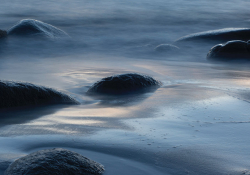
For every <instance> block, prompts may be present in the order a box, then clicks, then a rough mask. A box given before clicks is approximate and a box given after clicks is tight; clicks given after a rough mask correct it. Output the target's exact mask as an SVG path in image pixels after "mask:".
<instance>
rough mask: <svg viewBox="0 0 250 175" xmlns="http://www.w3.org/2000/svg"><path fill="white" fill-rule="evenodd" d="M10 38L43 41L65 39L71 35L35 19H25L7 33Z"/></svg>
mask: <svg viewBox="0 0 250 175" xmlns="http://www.w3.org/2000/svg"><path fill="white" fill-rule="evenodd" d="M7 33H8V35H9V36H22V37H27V36H30V37H36V38H43V39H51V40H57V39H63V38H69V35H68V34H67V33H66V32H64V31H63V30H61V29H59V28H57V27H55V26H52V25H50V24H47V23H44V22H42V21H38V20H34V19H23V20H21V21H19V22H18V23H17V24H16V25H14V26H13V27H11V28H10V29H9V30H8V31H7Z"/></svg>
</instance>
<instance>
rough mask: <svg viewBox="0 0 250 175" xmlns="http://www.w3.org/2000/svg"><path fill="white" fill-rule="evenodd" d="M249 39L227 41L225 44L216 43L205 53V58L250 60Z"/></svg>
mask: <svg viewBox="0 0 250 175" xmlns="http://www.w3.org/2000/svg"><path fill="white" fill-rule="evenodd" d="M249 44H250V43H249V41H248V42H245V41H240V40H235V41H229V42H227V43H225V44H218V45H216V46H214V47H212V48H211V50H210V51H209V53H208V54H207V59H209V60H218V61H230V60H239V59H245V60H250V45H249Z"/></svg>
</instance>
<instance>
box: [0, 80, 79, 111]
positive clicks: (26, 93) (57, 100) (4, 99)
mask: <svg viewBox="0 0 250 175" xmlns="http://www.w3.org/2000/svg"><path fill="white" fill-rule="evenodd" d="M77 103H78V102H77V101H76V100H74V99H73V98H71V97H70V96H68V95H66V94H64V93H61V92H58V91H56V90H54V89H51V88H47V87H43V86H37V85H34V84H31V83H25V82H13V81H1V80H0V108H9V107H17V106H27V105H40V104H77Z"/></svg>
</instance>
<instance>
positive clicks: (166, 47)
mask: <svg viewBox="0 0 250 175" xmlns="http://www.w3.org/2000/svg"><path fill="white" fill-rule="evenodd" d="M154 50H155V51H157V52H160V53H170V54H173V53H178V52H180V48H179V47H177V46H175V45H172V44H160V45H158V46H156V47H155V49H154Z"/></svg>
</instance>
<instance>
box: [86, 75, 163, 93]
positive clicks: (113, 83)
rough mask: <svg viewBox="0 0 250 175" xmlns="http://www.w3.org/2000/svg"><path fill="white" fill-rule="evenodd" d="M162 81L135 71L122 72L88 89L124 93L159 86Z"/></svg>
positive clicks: (95, 91)
mask: <svg viewBox="0 0 250 175" xmlns="http://www.w3.org/2000/svg"><path fill="white" fill-rule="evenodd" d="M160 85H161V83H160V82H159V81H157V80H155V79H153V78H152V77H149V76H146V75H140V74H135V73H130V74H120V75H114V76H111V77H106V78H103V79H102V80H100V81H98V82H97V83H95V84H94V85H92V86H91V87H90V88H89V90H88V91H87V93H88V94H90V95H93V94H109V95H122V94H126V93H134V92H138V91H140V90H146V89H148V88H150V87H154V88H155V87H159V86H160Z"/></svg>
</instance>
